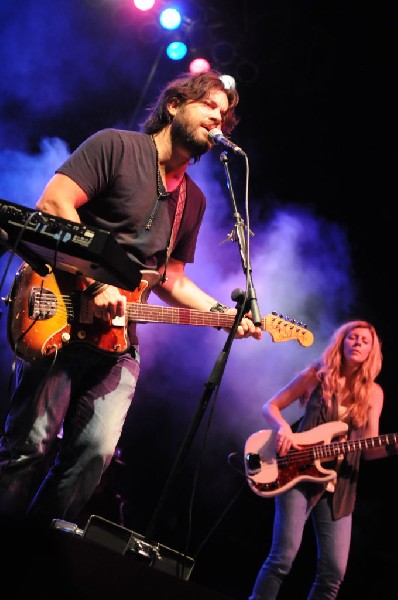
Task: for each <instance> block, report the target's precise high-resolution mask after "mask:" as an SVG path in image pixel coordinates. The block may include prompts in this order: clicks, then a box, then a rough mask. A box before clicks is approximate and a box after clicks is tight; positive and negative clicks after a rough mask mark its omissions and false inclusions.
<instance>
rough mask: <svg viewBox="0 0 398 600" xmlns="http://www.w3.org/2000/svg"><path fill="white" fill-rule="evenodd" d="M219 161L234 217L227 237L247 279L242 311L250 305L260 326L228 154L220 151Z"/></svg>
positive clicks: (256, 322) (243, 225) (258, 311)
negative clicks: (234, 249)
mask: <svg viewBox="0 0 398 600" xmlns="http://www.w3.org/2000/svg"><path fill="white" fill-rule="evenodd" d="M245 157H246V155H245ZM246 160H247V157H246ZM220 161H221V162H222V163H223V165H224V169H225V174H226V177H227V187H228V189H229V193H230V196H231V202H232V209H233V215H234V218H235V226H234V229H233V230H232V233H230V234H229V236H228V237H229V239H231V240H232V241H234V242H235V241H237V242H238V246H239V251H240V256H241V261H242V267H243V271H244V273H245V276H246V281H247V288H246V289H247V296H246V303H245V310H244V312H247V310H248V309H249V307H250V310H251V313H252V321H253V323H254V324H255V325H257V326H258V327H260V326H261V313H260V310H259V307H258V303H257V297H256V292H255V289H254V285H253V280H252V268H251V264H250V258H249V256H248V253H247V245H246V239H245V223H244V221H243V219H242V217H241V216H240V214H239V212H238V210H237V207H236V201H235V195H234V191H233V188H232V182H231V175H230V172H229V166H228V154H227V153H226V152H222V153H221V155H220ZM249 235H254V234H253V233H252V232H251V231H250V230H249Z"/></svg>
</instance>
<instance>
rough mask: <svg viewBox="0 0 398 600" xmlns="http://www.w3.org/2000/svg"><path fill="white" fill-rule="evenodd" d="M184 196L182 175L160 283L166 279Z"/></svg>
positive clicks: (185, 183)
mask: <svg viewBox="0 0 398 600" xmlns="http://www.w3.org/2000/svg"><path fill="white" fill-rule="evenodd" d="M186 197H187V181H186V177H185V175H184V177H183V178H182V181H181V185H180V189H179V192H178V200H177V206H176V211H175V213H174V220H173V225H172V228H171V233H170V238H169V244H168V246H167V255H166V264H165V267H164V271H163V276H162V279H161V283H164V282H165V281H166V269H167V263H168V262H169V260H170V255H171V253H172V252H173V248H174V246H175V241H176V237H177V232H178V230H179V228H180V224H181V219H182V213H183V212H184V207H185V200H186Z"/></svg>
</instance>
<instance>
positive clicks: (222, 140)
mask: <svg viewBox="0 0 398 600" xmlns="http://www.w3.org/2000/svg"><path fill="white" fill-rule="evenodd" d="M209 138H210V139H211V141H212V142H213V143H214V144H219V145H220V146H223V147H224V148H226V149H227V150H232V152H234V153H235V154H240V155H241V156H246V153H245V152H243V150H242V148H239V146H237V145H236V144H234V143H233V142H231V140H229V139H228V138H226V137H225V135H224V134H223V132H222V131H221V129H212V130H211V131H209Z"/></svg>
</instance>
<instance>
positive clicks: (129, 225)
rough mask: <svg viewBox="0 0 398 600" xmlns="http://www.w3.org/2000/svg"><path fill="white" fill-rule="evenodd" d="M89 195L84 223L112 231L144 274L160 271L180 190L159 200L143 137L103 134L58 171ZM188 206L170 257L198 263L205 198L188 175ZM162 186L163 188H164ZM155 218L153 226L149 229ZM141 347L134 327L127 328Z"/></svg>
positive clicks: (150, 148) (152, 153)
mask: <svg viewBox="0 0 398 600" xmlns="http://www.w3.org/2000/svg"><path fill="white" fill-rule="evenodd" d="M56 172H57V173H61V174H63V175H67V176H68V177H70V178H71V179H72V180H73V181H75V183H77V184H78V185H79V186H80V187H81V188H82V189H83V190H84V192H85V193H86V194H87V196H88V198H89V201H88V202H86V204H84V205H83V206H81V207H80V208H78V213H79V216H80V219H81V221H82V223H84V224H86V225H89V226H90V225H91V226H93V227H98V228H100V229H105V230H107V231H110V232H111V233H112V234H113V235H114V237H115V239H116V240H117V242H118V243H119V244H120V245H121V246H122V247H123V248H124V250H126V252H127V253H128V255H129V256H130V258H131V259H132V260H133V261H134V262H136V263H138V265H139V268H140V269H154V270H157V269H159V268H160V267H161V266H162V265H164V263H165V261H166V254H167V252H166V251H167V246H168V243H169V238H170V234H171V228H172V224H173V219H174V214H175V209H176V204H177V200H178V194H179V188H176V190H174V191H173V192H172V193H170V194H167V193H165V190H164V188H163V185H162V184H161V190H160V192H163V193H161V194H158V191H159V190H158V187H159V183H158V169H157V161H156V149H155V145H154V142H153V141H152V139H151V137H150V136H149V135H147V134H145V133H138V132H132V131H124V130H117V129H103V130H101V131H98V132H97V133H95V134H94V135H92V136H91V137H89V138H88V139H87V140H85V141H84V142H83V143H82V144H81V145H80V146H79V147H78V148H77V149H76V150H75V151H74V152H73V153H72V154H71V156H70V157H69V158H68V159H67V160H66V161H65V162H64V163H63V164H62V165H61V166H60V167H59V168H58V169H57V171H56ZM185 178H186V201H185V208H184V212H183V216H182V219H181V224H180V227H179V230H178V232H177V236H176V240H175V244H174V249H173V250H172V252H171V256H172V257H173V258H175V259H176V260H180V261H182V262H184V263H189V262H193V261H194V255H195V248H196V242H197V237H198V233H199V229H200V225H201V222H202V219H203V215H204V211H205V208H206V200H205V197H204V194H203V193H202V191H201V190H200V189H199V187H198V186H197V185H196V184H195V182H194V181H193V180H192V179H191V178H190V177H189V175H187V174H185ZM160 183H161V182H160ZM151 215H152V216H153V220H152V224H151V226H150V227H148V223H149V221H150V217H151ZM129 333H130V337H131V338H132V339H131V341H132V342H133V343H136V342H137V339H136V335H135V327H134V328H131V327H129Z"/></svg>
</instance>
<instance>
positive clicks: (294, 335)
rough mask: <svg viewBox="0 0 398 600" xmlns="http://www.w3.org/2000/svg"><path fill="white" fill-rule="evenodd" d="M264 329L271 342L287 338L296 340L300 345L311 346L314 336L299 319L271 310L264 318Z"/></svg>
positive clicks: (283, 340) (285, 340) (286, 339)
mask: <svg viewBox="0 0 398 600" xmlns="http://www.w3.org/2000/svg"><path fill="white" fill-rule="evenodd" d="M264 321H265V327H264V329H265V331H268V333H269V334H270V335H271V337H272V341H273V342H288V341H289V340H297V341H298V342H299V344H301V346H305V347H308V346H312V344H313V343H314V336H313V334H312V333H311V331H309V329H307V326H306V325H303V323H301V322H300V321H296V320H295V319H289V318H288V317H286V318H283V317H282V315H280V314H278V313H277V312H275V311H274V312H272V313H271V314H269V315H267V316H266V317H265V319H264Z"/></svg>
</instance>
